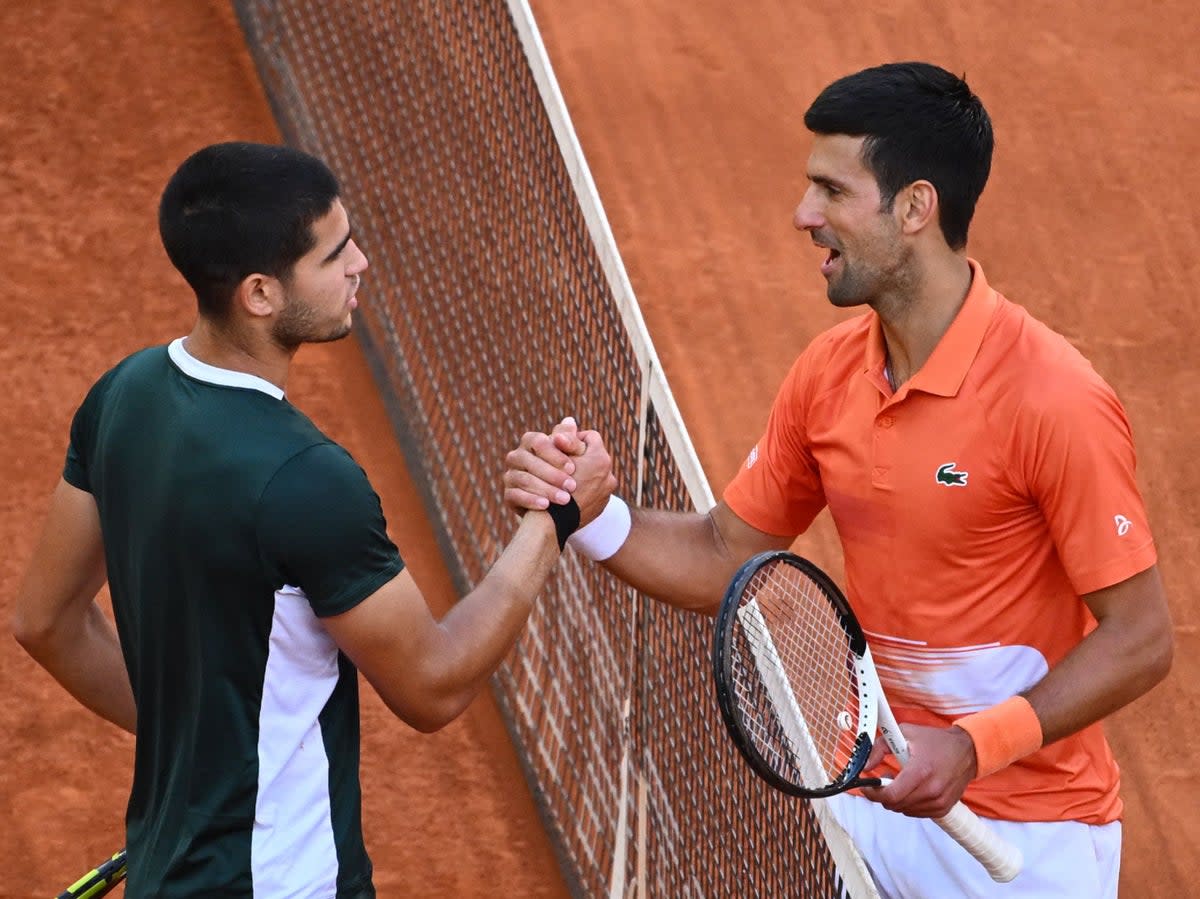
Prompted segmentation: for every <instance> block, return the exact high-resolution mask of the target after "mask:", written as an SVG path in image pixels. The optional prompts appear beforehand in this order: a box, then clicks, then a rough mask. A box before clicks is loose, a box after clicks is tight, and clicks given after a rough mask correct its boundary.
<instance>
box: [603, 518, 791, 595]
mask: <svg viewBox="0 0 1200 899" xmlns="http://www.w3.org/2000/svg"><path fill="white" fill-rule="evenodd" d="M632 518H633V527H632V529H631V530H630V532H629V537H628V538H627V539H626V541H625V543H624V544H623V545H622V546H621V549H620V550H618V551H617V553H616V554H615V555H614V556H612V557H611V558H610V559H608V560H607V561H605V562H604V563H603V564H604V566H605V567H606V568H607V569H608V570H609V571H611V572H612V573H613V574H614V575H615V576H617V577H618V578H620V579H621V580H623V581H624V582H625V583H627V584H630V585H631V586H633V587H635V588H636V589H638V590H640V591H641V592H643V593H645V594H646V595H647V596H650V597H652V598H654V599H657V600H660V601H662V602H665V603H668V604H669V605H673V606H675V607H677V608H680V609H686V610H689V611H696V612H703V613H705V614H709V615H712V614H715V613H716V609H717V607H718V606H719V605H720V603H721V597H722V596H723V595H724V593H725V588H726V587H727V586H728V584H729V580H730V578H732V577H733V574H734V572H735V571H737V568H738V566H739V565H740V564H741V563H742V562H744V561H745V560H746V559H747V558H749V556H750V555H752V554H753V553H754V552H756V551H759V550H762V549H766V548H769V546H768V545H767V541H769V539H770V538H766V535H761V534H758V532H755V538H756V540H759V541H760V542H759V545H751V544H750V543H747V542H746V541H744V540H742V541H738V542H737V543H731V542H730V541H729V538H728V537H727V536H726V534H725V533H723V531H722V528H721V526H720V523H719V522H718V520H717V519H716V518H714V516H713V515H704V514H700V513H684V512H667V511H662V510H659V509H633V510H632ZM726 530H729V528H728V527H727V528H726ZM761 538H765V539H761ZM778 544H779V545H786V541H784V540H782V539H780V540H779V541H778Z"/></svg>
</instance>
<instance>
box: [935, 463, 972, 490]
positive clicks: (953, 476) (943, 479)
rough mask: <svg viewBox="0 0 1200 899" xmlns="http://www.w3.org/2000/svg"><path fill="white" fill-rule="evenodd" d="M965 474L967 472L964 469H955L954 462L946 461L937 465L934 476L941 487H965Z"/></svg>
mask: <svg viewBox="0 0 1200 899" xmlns="http://www.w3.org/2000/svg"><path fill="white" fill-rule="evenodd" d="M967 474H968V472H965V471H955V470H954V463H953V462H947V463H946V464H945V465H940V466H938V470H937V474H936V475H935V476H934V477H935V478H936V479H937V482H938V483H939V484H941V485H942V486H943V487H966V486H967Z"/></svg>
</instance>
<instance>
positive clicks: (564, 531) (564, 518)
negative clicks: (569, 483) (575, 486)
mask: <svg viewBox="0 0 1200 899" xmlns="http://www.w3.org/2000/svg"><path fill="white" fill-rule="evenodd" d="M546 511H547V512H549V513H550V517H551V518H553V519H554V531H555V533H556V534H557V535H558V551H559V552H562V551H563V549H565V548H566V545H567V538H568V537H570V536H571V535H572V534H574V533H575V532H576V531H577V530H579V504H578V503H576V502H575V497H571V498H570V499H568V500H567V502H566V505H562V506H560V505H558V503H551V504H550V508H548V509H547V510H546Z"/></svg>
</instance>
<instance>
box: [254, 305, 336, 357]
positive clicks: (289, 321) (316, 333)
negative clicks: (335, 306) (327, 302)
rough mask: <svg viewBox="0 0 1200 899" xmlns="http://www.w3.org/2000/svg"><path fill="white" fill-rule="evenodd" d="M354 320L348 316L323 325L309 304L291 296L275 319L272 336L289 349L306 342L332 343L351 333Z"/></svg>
mask: <svg viewBox="0 0 1200 899" xmlns="http://www.w3.org/2000/svg"><path fill="white" fill-rule="evenodd" d="M351 327H352V321H351V319H350V317H349V316H347V317H346V318H345V319H343V320H342V321H340V322H338V323H337V324H334V325H326V326H322V325H321V324H320V323H319V322H318V320H317V317H316V316H315V315H314V314H313V311H312V309H311V308H309V307H308V306H305V305H303V304H301V303H300V302H298V301H297V300H296V299H295V298H290V299H289V301H288V304H287V306H285V307H284V309H283V311H282V312H281V313H280V314H279V318H278V319H276V321H275V327H274V328H273V329H272V330H271V336H272V338H273V339H274V340H275V342H276V343H277V344H279V345H280V346H282V347H285V348H286V349H289V350H294V349H296V348H298V347H299V346H300V345H301V344H305V343H331V342H333V341H335V340H341V339H342V338H343V337H345V336H347V335H348V334H349V333H350V330H351Z"/></svg>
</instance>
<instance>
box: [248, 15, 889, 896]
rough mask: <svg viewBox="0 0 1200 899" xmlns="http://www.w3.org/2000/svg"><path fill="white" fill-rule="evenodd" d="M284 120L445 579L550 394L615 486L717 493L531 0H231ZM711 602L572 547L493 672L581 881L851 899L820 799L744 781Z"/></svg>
mask: <svg viewBox="0 0 1200 899" xmlns="http://www.w3.org/2000/svg"><path fill="white" fill-rule="evenodd" d="M235 6H236V8H237V11H238V15H239V19H240V21H241V24H242V28H243V31H244V33H245V35H246V38H247V43H248V45H249V47H250V52H251V54H252V56H253V58H254V60H255V63H256V66H257V68H258V71H259V74H260V77H261V79H262V82H263V85H264V88H265V90H266V93H267V96H268V99H269V101H270V103H271V105H272V109H273V112H274V115H275V118H276V121H277V123H278V125H279V128H280V130H281V133H282V134H283V136H284V138H285V139H286V140H287V141H288V142H289V143H291V144H292V145H294V146H298V147H301V148H303V149H305V150H307V151H309V152H312V153H314V154H316V155H318V156H320V157H321V158H323V159H325V160H326V161H327V162H328V163H329V164H330V165H331V167H332V168H333V169H334V170H335V171H336V172H337V173H338V176H339V178H340V180H341V181H342V184H343V190H344V193H345V202H346V205H347V207H348V209H349V210H350V212H351V216H352V218H353V221H354V224H355V233H356V236H357V237H358V238H359V240H360V242H361V243H362V244H363V245H364V246H366V247H368V248H369V249H370V255H371V283H370V288H369V290H364V291H363V292H362V297H361V299H362V301H363V304H362V307H361V309H360V325H359V328H358V329H357V332H356V333H358V334H359V336H360V338H361V339H362V342H363V345H364V348H365V351H366V354H367V356H368V358H369V359H370V360H371V364H372V365H373V367H374V369H375V374H376V378H377V382H378V384H379V387H380V391H381V393H382V395H383V397H384V400H385V402H386V403H387V405H388V407H389V410H390V412H391V414H392V418H393V422H394V424H395V430H396V434H397V437H398V440H399V442H400V444H401V446H402V448H403V450H404V453H405V457H406V460H407V462H408V465H409V467H410V470H411V473H412V475H413V479H414V481H415V482H416V483H417V485H418V486H419V487H420V488H421V489H422V490H423V491H424V499H425V503H426V507H427V510H428V513H429V515H430V517H431V520H432V521H433V524H434V529H435V531H436V533H437V536H438V539H439V542H440V545H441V549H442V554H443V556H444V559H445V561H446V564H447V566H448V568H449V570H450V573H451V576H452V577H453V578H454V581H455V584H456V587H457V588H458V589H459V590H460V591H461V592H464V593H465V592H467V591H468V590H470V589H471V588H472V587H473V586H474V585H475V584H476V583H478V581H479V580H480V579H481V578H482V577H483V575H484V573H485V572H486V571H487V569H488V568H489V566H490V565H491V564H492V563H493V562H494V560H495V558H496V556H497V555H498V553H499V551H500V549H501V547H503V545H504V544H505V542H506V540H508V539H509V538H510V537H511V534H512V531H513V529H514V527H515V516H513V515H512V514H511V512H508V511H507V510H505V509H504V508H503V506H502V504H501V499H500V495H499V494H500V490H499V480H498V475H499V468H500V465H501V460H502V459H503V457H504V453H505V452H506V451H507V450H508V449H510V448H511V446H512V445H513V443H514V442H515V439H516V437H517V436H518V435H519V433H520V432H521V431H523V430H526V429H533V428H536V429H545V428H548V427H550V426H551V425H552V424H553V423H554V422H555V421H557V420H558V419H559V418H561V416H562V415H564V414H573V415H575V416H576V417H577V418H578V419H579V421H580V422H581V423H584V424H585V426H587V427H594V428H596V429H598V430H600V431H601V433H603V434H604V436H605V440H606V442H607V444H608V447H609V449H610V451H611V453H612V455H613V458H614V463H615V466H616V470H617V472H618V477H619V479H620V486H619V490H620V492H621V493H622V494H623V495H624V496H626V497H628V498H630V499H633V500H636V501H637V502H638V503H640V504H642V505H647V506H654V507H658V508H664V509H701V510H704V509H707V508H709V507H710V506H711V505H712V502H713V498H712V494H711V492H710V489H709V487H708V484H707V482H706V481H705V478H704V475H703V472H702V470H701V468H700V465H699V464H698V462H697V460H696V457H695V453H694V451H693V449H692V447H691V444H690V442H689V440H688V438H687V433H686V430H685V428H684V426H683V423H682V421H681V419H680V416H679V413H678V410H677V408H676V406H675V403H674V401H673V400H672V398H671V393H670V390H669V388H668V385H667V383H666V380H665V379H664V377H663V376H662V372H661V371H660V369H659V365H658V360H657V357H656V355H655V353H654V350H653V346H652V344H651V342H650V340H649V337H648V336H647V334H646V331H645V327H644V325H643V322H642V319H641V315H640V312H639V311H638V308H637V304H636V302H635V300H634V297H633V293H632V290H631V289H630V286H629V283H628V279H627V277H626V275H625V272H624V268H623V266H622V264H621V261H620V257H619V255H618V253H617V250H616V246H615V243H614V241H613V238H612V235H611V232H610V230H609V227H608V223H607V221H606V219H605V217H604V213H603V210H602V208H601V205H600V202H599V199H598V197H597V195H596V192H595V189H594V185H593V184H592V181H591V176H590V175H589V173H588V170H587V166H586V164H585V162H584V158H583V154H582V152H581V150H580V147H579V146H578V143H577V141H576V137H575V134H574V131H573V129H572V128H571V124H570V119H569V116H568V114H567V111H566V109H565V106H564V105H563V103H562V100H561V96H560V94H559V91H558V87H557V85H556V83H555V81H554V77H553V73H552V71H551V69H550V66H549V63H548V60H547V58H546V54H545V52H544V47H543V46H542V43H541V39H540V37H539V35H538V32H537V29H536V26H535V24H534V21H533V18H532V15H531V13H530V10H529V8H528V6H527V5H526V3H525V0H510V2H505V0H473V2H467V0H446V2H433V0H405V2H403V3H380V2H369V0H342V2H339V3H337V4H329V3H325V2H322V0H235ZM711 626H712V625H711V621H710V620H709V619H707V618H704V617H701V616H696V615H688V614H685V613H681V612H677V611H674V610H672V609H669V608H667V607H664V606H661V605H659V604H657V603H653V602H651V601H649V600H647V599H646V598H644V597H642V596H640V595H638V594H637V593H636V592H634V591H632V590H631V589H630V588H628V587H625V586H624V585H622V584H620V583H619V582H617V581H616V580H615V579H613V578H612V577H611V576H609V575H608V574H607V573H606V572H605V571H604V570H603V569H601V568H599V567H598V566H595V565H593V564H592V563H590V562H587V561H586V560H584V559H582V558H581V557H579V556H577V555H575V554H574V553H573V552H567V553H566V554H565V555H564V558H563V560H562V562H561V563H560V565H559V566H558V568H557V570H556V573H555V575H554V576H553V580H552V582H551V584H550V586H549V588H548V590H547V591H546V595H544V596H543V597H542V599H541V601H540V602H539V604H538V606H537V609H536V611H535V612H534V614H533V616H532V618H531V620H530V623H529V625H528V628H527V629H526V632H525V634H524V636H523V637H522V638H521V640H520V642H519V644H518V646H517V647H516V649H515V650H514V651H513V653H512V654H511V655H510V657H509V659H508V660H507V661H506V663H505V664H504V666H503V667H502V669H501V670H500V672H499V673H498V674H497V676H496V678H495V680H494V688H495V692H496V696H497V698H498V700H499V703H500V706H501V708H502V711H503V713H504V715H505V718H506V723H507V726H508V728H509V731H510V735H511V737H512V739H513V741H514V743H515V744H516V747H517V751H518V754H519V756H520V758H521V760H522V764H523V766H524V768H525V773H526V776H527V778H528V781H529V784H530V787H531V789H532V791H533V793H534V796H535V797H536V799H537V802H538V805H539V808H540V810H541V813H542V816H543V820H544V821H545V824H546V827H547V830H548V832H549V834H550V836H551V838H552V840H553V842H554V844H555V846H556V848H557V850H558V855H559V859H560V863H561V865H562V869H563V874H564V877H565V879H566V881H567V883H568V886H569V887H570V888H571V890H572V891H573V893H574V894H575V895H577V896H605V895H607V896H609V897H613V899H616V897H622V896H636V897H637V899H644V897H647V896H660V897H702V896H703V897H720V896H735V895H737V896H743V895H750V896H804V897H843V896H845V897H868V896H874V895H875V891H874V889H873V887H872V886H871V884H870V878H869V877H868V876H867V874H866V872H865V869H864V868H863V866H862V862H861V860H860V859H859V857H858V855H857V853H856V852H855V850H854V848H853V846H852V845H851V844H850V843H849V841H848V840H847V838H846V837H845V834H844V833H842V832H841V831H840V830H839V829H838V828H837V826H836V824H835V823H834V822H833V821H832V819H831V817H830V816H829V815H828V813H827V812H826V811H825V810H824V808H823V807H821V806H820V805H819V804H809V803H804V802H800V801H798V800H794V799H790V798H788V797H786V796H784V795H783V794H781V793H777V792H775V791H773V790H771V789H770V788H769V787H767V786H766V785H765V784H764V783H762V782H761V781H759V780H758V779H757V778H755V777H754V776H753V775H752V774H750V773H749V770H748V768H747V767H746V766H745V765H744V764H743V763H742V762H741V760H740V758H739V757H738V756H737V755H736V750H734V749H733V747H732V745H731V744H730V742H729V740H728V739H727V737H726V735H725V732H724V729H723V727H722V725H721V722H720V715H719V712H718V709H717V705H716V702H715V699H714V696H713V691H712V687H711V677H710V662H709V658H710V649H709V647H710V645H711Z"/></svg>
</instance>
